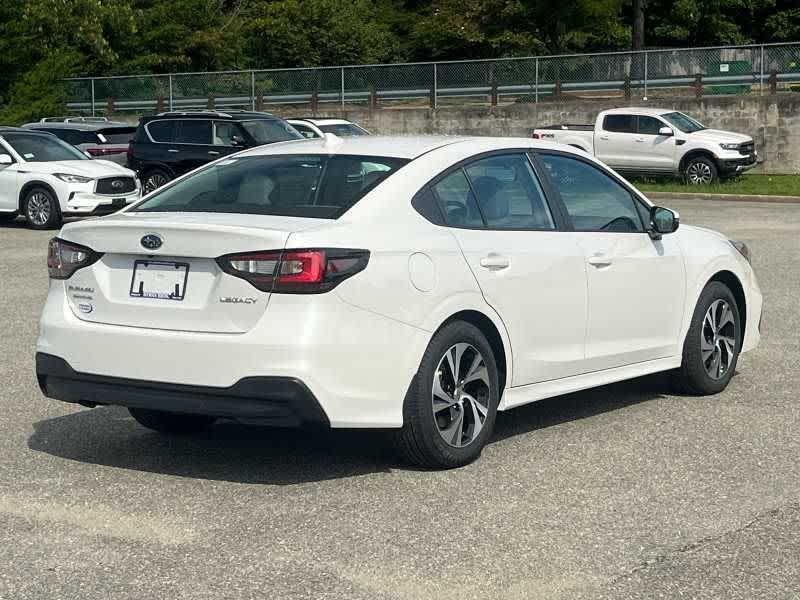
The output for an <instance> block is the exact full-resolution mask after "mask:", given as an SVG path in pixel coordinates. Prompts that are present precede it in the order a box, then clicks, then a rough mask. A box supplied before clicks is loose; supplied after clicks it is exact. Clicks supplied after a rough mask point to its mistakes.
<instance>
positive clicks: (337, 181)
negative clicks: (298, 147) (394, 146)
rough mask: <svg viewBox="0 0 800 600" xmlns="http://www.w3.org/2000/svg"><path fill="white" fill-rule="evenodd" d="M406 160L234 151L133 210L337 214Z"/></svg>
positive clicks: (322, 217)
mask: <svg viewBox="0 0 800 600" xmlns="http://www.w3.org/2000/svg"><path fill="white" fill-rule="evenodd" d="M407 162H408V161H407V160H405V159H398V158H385V157H380V156H348V155H340V156H328V155H309V156H303V155H284V156H247V157H235V158H230V159H227V160H223V161H221V162H218V163H216V164H214V165H211V166H209V167H208V168H206V169H203V170H202V171H199V172H198V173H196V174H195V175H192V176H191V177H188V178H186V179H184V180H182V181H179V182H178V183H176V184H174V185H172V186H169V187H167V188H164V189H163V190H162V191H160V192H157V193H156V194H155V195H153V196H152V197H151V198H149V199H148V200H147V201H146V202H144V203H142V204H140V205H139V206H138V207H137V208H135V209H133V210H135V211H140V212H209V213H239V214H252V215H280V216H287V217H289V216H296V217H312V218H318V219H337V218H339V217H340V216H341V215H343V214H344V213H345V212H347V210H349V209H350V208H351V207H352V206H353V205H354V204H356V202H358V201H359V200H360V199H361V198H363V197H364V195H366V194H367V193H368V192H369V191H370V190H372V189H373V188H374V187H375V186H377V185H378V184H379V183H380V182H381V181H383V180H384V179H386V178H387V177H389V176H390V175H391V174H392V173H394V172H395V171H396V170H397V169H399V168H400V167H401V166H403V165H404V164H406V163H407Z"/></svg>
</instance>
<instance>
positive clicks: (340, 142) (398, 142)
mask: <svg viewBox="0 0 800 600" xmlns="http://www.w3.org/2000/svg"><path fill="white" fill-rule="evenodd" d="M465 144H469V146H466V147H465ZM447 146H453V147H455V146H458V148H459V153H463V152H464V150H469V151H470V152H471V151H473V150H474V153H475V154H478V153H481V152H488V151H491V150H504V149H511V148H531V149H533V148H540V149H550V150H561V151H564V152H571V153H574V154H581V155H582V156H583V155H584V154H583V153H582V151H580V150H577V149H576V148H571V147H569V146H564V145H563V144H555V143H552V142H546V141H542V140H535V139H532V138H513V137H503V138H499V137H466V136H444V135H442V136H433V135H431V136H381V135H362V136H353V137H338V136H336V135H332V134H330V133H327V134H325V137H324V138H311V139H303V140H290V141H286V142H275V143H272V144H267V145H264V146H257V147H255V148H251V149H249V150H245V151H243V152H241V153H239V154H237V155H236V156H268V155H275V154H278V155H280V154H306V153H308V154H331V155H333V154H340V155H355V156H381V157H386V158H405V159H411V160H413V159H415V158H418V157H420V156H422V155H423V154H426V153H428V152H431V151H433V150H438V149H440V148H444V147H447Z"/></svg>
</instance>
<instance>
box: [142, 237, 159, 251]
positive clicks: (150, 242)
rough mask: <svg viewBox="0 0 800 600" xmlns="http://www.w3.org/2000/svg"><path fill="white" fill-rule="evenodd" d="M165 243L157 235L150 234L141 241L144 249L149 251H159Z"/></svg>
mask: <svg viewBox="0 0 800 600" xmlns="http://www.w3.org/2000/svg"><path fill="white" fill-rule="evenodd" d="M163 243H164V240H162V239H161V236H160V235H157V234H155V233H148V234H147V235H146V236H144V237H143V238H142V239H141V244H142V247H143V248H147V249H148V250H158V249H159V248H161V246H162V244H163Z"/></svg>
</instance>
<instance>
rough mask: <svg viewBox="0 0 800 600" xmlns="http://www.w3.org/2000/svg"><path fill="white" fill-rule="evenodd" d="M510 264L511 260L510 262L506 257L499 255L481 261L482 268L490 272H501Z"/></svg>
mask: <svg viewBox="0 0 800 600" xmlns="http://www.w3.org/2000/svg"><path fill="white" fill-rule="evenodd" d="M510 264H511V261H510V260H508V259H507V258H506V257H505V256H500V255H498V254H490V255H489V256H484V257H483V258H482V259H481V266H482V267H483V268H484V269H489V270H490V271H499V270H500V269H505V268H506V267H508V265H510Z"/></svg>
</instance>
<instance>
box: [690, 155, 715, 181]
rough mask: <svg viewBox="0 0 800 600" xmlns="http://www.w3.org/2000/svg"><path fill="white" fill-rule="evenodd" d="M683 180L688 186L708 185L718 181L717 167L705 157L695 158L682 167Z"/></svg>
mask: <svg viewBox="0 0 800 600" xmlns="http://www.w3.org/2000/svg"><path fill="white" fill-rule="evenodd" d="M683 180H684V181H685V182H686V183H688V184H689V185H710V184H712V183H715V182H716V181H718V180H719V173H718V171H717V165H716V163H714V161H713V160H712V159H710V158H708V157H706V156H695V157H693V158H690V159H689V160H687V161H686V164H685V165H683Z"/></svg>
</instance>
